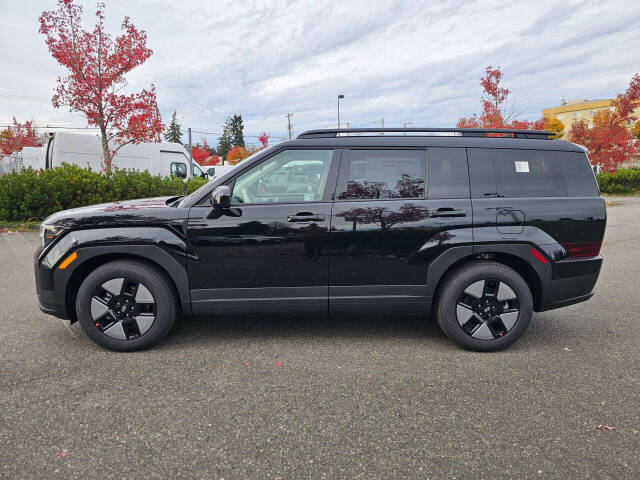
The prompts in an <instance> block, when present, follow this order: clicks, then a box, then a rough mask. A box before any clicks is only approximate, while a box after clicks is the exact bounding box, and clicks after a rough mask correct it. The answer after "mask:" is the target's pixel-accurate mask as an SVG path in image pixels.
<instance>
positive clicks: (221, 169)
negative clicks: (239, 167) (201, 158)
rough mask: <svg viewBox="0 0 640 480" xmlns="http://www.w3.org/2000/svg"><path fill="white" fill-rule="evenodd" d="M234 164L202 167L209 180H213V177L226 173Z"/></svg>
mask: <svg viewBox="0 0 640 480" xmlns="http://www.w3.org/2000/svg"><path fill="white" fill-rule="evenodd" d="M233 167H235V165H216V166H215V167H203V168H204V173H206V174H207V175H208V176H209V180H213V179H214V178H215V177H219V176H220V175H222V174H223V173H227V172H228V171H229V170H231V169H232V168H233Z"/></svg>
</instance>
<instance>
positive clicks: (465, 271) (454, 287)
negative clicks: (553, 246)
mask: <svg viewBox="0 0 640 480" xmlns="http://www.w3.org/2000/svg"><path fill="white" fill-rule="evenodd" d="M532 316H533V298H532V296H531V290H530V289H529V286H528V285H527V282H525V280H524V279H523V278H522V277H521V276H520V275H519V274H518V273H517V272H516V271H515V270H513V269H512V268H509V267H508V266H506V265H503V264H501V263H496V262H489V261H479V262H473V263H469V264H466V265H463V266H461V267H459V268H457V269H456V270H454V271H453V272H451V273H450V274H449V275H448V276H447V277H446V278H445V279H444V283H443V286H442V289H441V290H440V294H439V297H438V302H437V306H436V319H437V321H438V325H439V326H440V328H441V329H442V331H443V332H444V333H445V334H446V335H447V336H448V337H449V338H451V339H453V340H455V341H456V342H457V343H458V344H459V345H461V346H462V347H464V348H467V349H469V350H475V351H479V352H490V351H495V350H500V349H503V348H505V347H508V346H509V345H511V344H512V343H513V342H515V341H516V340H518V339H519V338H520V337H521V336H522V335H523V334H524V332H525V331H526V330H527V328H528V327H529V324H530V323H531V317H532Z"/></svg>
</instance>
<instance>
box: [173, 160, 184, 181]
mask: <svg viewBox="0 0 640 480" xmlns="http://www.w3.org/2000/svg"><path fill="white" fill-rule="evenodd" d="M171 175H172V176H174V177H178V178H187V166H186V165H185V164H184V163H182V162H173V163H172V164H171Z"/></svg>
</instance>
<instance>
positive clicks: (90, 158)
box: [39, 132, 207, 178]
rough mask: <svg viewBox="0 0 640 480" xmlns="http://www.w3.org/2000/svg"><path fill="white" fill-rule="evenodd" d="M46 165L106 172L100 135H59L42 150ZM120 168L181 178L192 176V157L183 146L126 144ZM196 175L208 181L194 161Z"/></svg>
mask: <svg viewBox="0 0 640 480" xmlns="http://www.w3.org/2000/svg"><path fill="white" fill-rule="evenodd" d="M42 149H43V154H42V155H41V157H42V163H43V164H42V166H41V167H39V168H54V167H57V166H60V165H61V164H62V163H63V162H66V163H69V164H73V165H78V166H80V167H87V166H89V167H90V168H91V169H92V170H93V171H95V172H101V171H102V145H101V140H100V137H99V136H98V135H89V134H82V133H65V132H57V133H55V134H52V135H51V136H50V137H49V139H48V141H47V142H45V144H44V146H43V147H42ZM112 166H113V167H114V168H117V169H133V170H140V171H144V170H147V171H148V172H149V173H150V174H151V175H162V176H169V175H174V176H176V177H180V178H189V177H191V169H190V168H189V156H188V155H187V151H186V150H185V148H184V147H183V146H182V145H181V144H179V143H169V142H161V143H139V144H136V145H134V144H129V145H125V146H123V147H122V148H120V149H119V150H118V153H117V154H116V156H115V157H114V158H113V162H112ZM193 176H194V177H201V178H207V174H206V173H204V172H203V171H202V169H201V168H200V167H199V166H198V164H197V163H196V162H195V161H194V162H193Z"/></svg>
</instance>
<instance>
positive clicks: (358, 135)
mask: <svg viewBox="0 0 640 480" xmlns="http://www.w3.org/2000/svg"><path fill="white" fill-rule="evenodd" d="M411 133H414V135H411ZM416 133H419V135H415V134H416ZM424 133H438V134H440V133H454V134H455V135H425V134H424ZM340 134H343V135H340ZM382 134H384V135H382ZM389 134H392V135H389ZM487 134H494V135H495V134H505V135H510V136H498V137H497V136H487ZM550 135H555V133H554V132H547V131H543V130H508V129H476V128H472V129H465V128H407V129H405V128H385V129H364V128H351V129H346V128H342V129H327V130H309V131H307V132H303V133H301V134H300V135H298V137H297V138H296V139H295V140H290V141H288V142H285V143H286V144H287V145H290V146H299V147H303V146H311V145H313V146H319V147H322V146H326V147H333V148H335V147H375V148H378V147H467V148H521V149H535V150H563V151H572V152H583V151H584V149H583V148H582V147H580V146H579V145H576V144H573V143H570V142H567V141H564V140H549V136H550ZM281 145H282V144H281Z"/></svg>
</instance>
